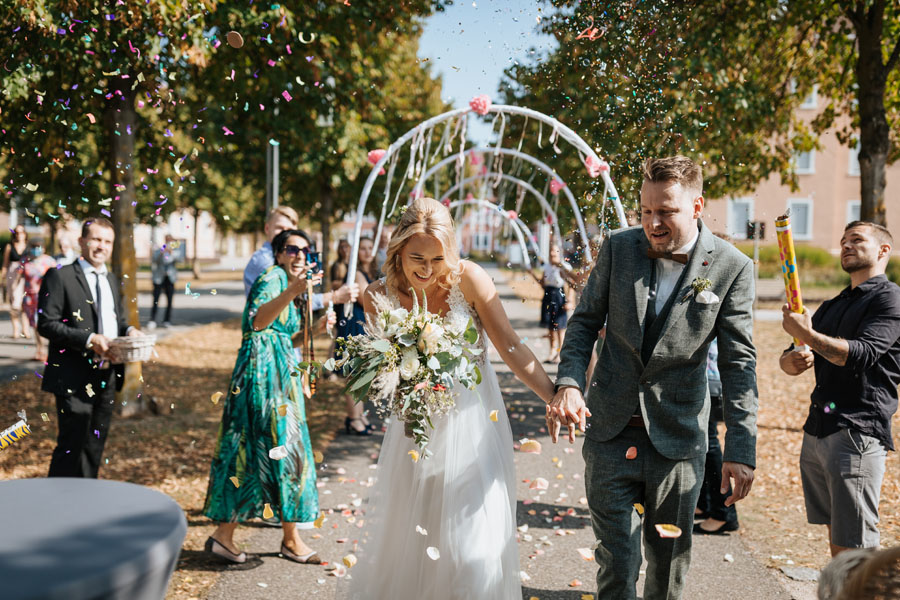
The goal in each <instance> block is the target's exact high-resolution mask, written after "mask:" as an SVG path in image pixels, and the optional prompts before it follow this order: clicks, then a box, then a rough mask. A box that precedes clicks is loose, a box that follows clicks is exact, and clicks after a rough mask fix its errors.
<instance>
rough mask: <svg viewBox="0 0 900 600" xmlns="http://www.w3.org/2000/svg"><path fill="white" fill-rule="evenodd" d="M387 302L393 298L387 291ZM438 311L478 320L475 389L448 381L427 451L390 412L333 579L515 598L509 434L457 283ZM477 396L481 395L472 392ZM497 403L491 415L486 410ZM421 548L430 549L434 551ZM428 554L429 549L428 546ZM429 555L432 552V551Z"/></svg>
mask: <svg viewBox="0 0 900 600" xmlns="http://www.w3.org/2000/svg"><path fill="white" fill-rule="evenodd" d="M391 301H392V303H393V304H394V305H395V306H399V303H398V302H397V300H396V299H395V298H391ZM448 305H449V307H450V312H449V313H448V314H447V316H446V318H447V319H448V320H453V321H455V322H456V323H457V324H458V325H461V326H464V325H465V324H466V323H467V322H468V320H469V318H470V317H471V318H472V319H473V320H474V322H475V324H476V326H477V327H478V330H479V333H480V334H481V335H480V336H479V341H478V342H477V346H478V347H480V348H482V349H483V350H485V352H483V353H482V354H481V362H480V364H479V368H480V369H481V373H482V382H481V384H479V385H478V394H475V393H474V391H470V390H467V389H466V388H464V387H462V386H459V385H457V386H456V387H455V392H456V393H457V397H456V406H455V407H454V408H453V409H452V410H451V411H450V412H449V413H448V414H446V415H442V416H441V417H440V418H438V419H436V420H435V421H434V430H433V431H432V432H431V436H430V441H429V443H428V446H427V448H428V449H429V450H430V451H431V452H432V453H433V454H432V455H431V456H429V457H428V458H420V459H419V461H418V462H413V460H412V457H411V456H410V454H409V452H410V450H415V449H417V447H416V445H415V443H414V442H413V440H412V439H410V438H408V437H406V436H405V435H404V432H403V423H401V422H399V421H397V420H396V419H392V420H391V423H390V425H389V426H388V429H387V433H386V434H385V438H384V443H383V445H382V448H381V454H380V456H379V457H378V469H377V471H376V475H377V479H376V482H375V484H374V486H373V487H372V488H371V490H372V491H371V495H370V498H369V503H368V508H367V509H366V519H367V525H366V534H365V535H364V537H363V538H362V539H361V540H360V544H359V551H358V553H357V557H358V563H357V564H356V566H354V567H353V568H351V569H349V570H348V575H347V577H348V579H347V580H345V581H342V582H341V584H340V586H339V588H338V597H339V598H348V599H350V600H358V599H359V600H361V599H363V598H366V599H372V600H419V599H421V598H428V599H429V600H451V599H453V600H456V599H459V600H462V599H465V600H471V599H473V598H490V599H491V600H507V599H508V600H513V599H515V600H519V599H520V598H521V597H522V591H521V587H520V583H519V549H518V547H517V543H516V521H515V514H516V513H515V510H516V491H515V467H514V465H513V438H512V430H511V429H510V425H509V419H508V418H507V415H506V409H505V407H504V405H503V399H502V397H501V395H500V386H499V384H498V383H497V375H496V373H495V372H494V369H493V367H492V366H491V364H490V361H488V360H487V358H486V354H487V352H486V348H485V341H484V332H483V329H482V327H481V323H480V321H479V319H478V315H477V314H476V313H475V311H474V309H472V308H471V307H470V306H469V304H468V302H466V299H465V298H464V297H463V294H462V292H461V291H460V290H459V288H458V287H457V286H454V287H453V289H452V290H451V291H450V296H449V298H448ZM479 396H480V398H479ZM492 411H497V421H496V422H494V421H492V420H491V418H490V416H491V412H492ZM430 548H435V549H437V553H435V552H434V550H430ZM430 555H431V556H430ZM432 556H436V557H437V558H434V559H433V558H432Z"/></svg>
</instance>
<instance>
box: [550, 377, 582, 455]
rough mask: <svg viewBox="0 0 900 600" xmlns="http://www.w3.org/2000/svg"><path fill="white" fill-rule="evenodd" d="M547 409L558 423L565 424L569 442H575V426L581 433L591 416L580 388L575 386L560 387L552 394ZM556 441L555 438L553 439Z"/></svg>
mask: <svg viewBox="0 0 900 600" xmlns="http://www.w3.org/2000/svg"><path fill="white" fill-rule="evenodd" d="M547 410H548V412H549V413H550V414H552V415H553V418H554V419H556V420H558V422H559V424H560V425H566V426H567V427H568V429H569V443H570V444H572V443H575V426H576V425H578V428H579V429H580V430H581V432H582V433H584V432H585V430H586V429H587V420H588V418H589V417H590V416H591V411H590V410H588V408H587V406H586V405H585V403H584V397H583V396H582V395H581V390H579V389H578V388H576V387H562V388H560V389H559V391H557V392H556V395H555V396H553V400H552V401H551V402H550V404H548V405H547ZM553 441H554V442H555V441H556V440H555V439H554V440H553Z"/></svg>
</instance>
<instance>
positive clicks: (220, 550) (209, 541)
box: [204, 536, 247, 565]
mask: <svg viewBox="0 0 900 600" xmlns="http://www.w3.org/2000/svg"><path fill="white" fill-rule="evenodd" d="M204 550H206V552H208V553H209V554H213V555H215V556H218V557H219V558H221V559H223V560H225V561H227V562H230V563H235V564H238V565H240V564H244V563H245V562H247V553H246V552H241V553H240V554H235V553H234V552H232V551H231V550H229V549H228V548H226V547H225V546H223V545H222V544H221V543H220V542H219V540H217V539H216V538H214V537H212V536H210V537H208V538H206V546H205V547H204Z"/></svg>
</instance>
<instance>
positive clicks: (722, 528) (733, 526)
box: [694, 522, 740, 535]
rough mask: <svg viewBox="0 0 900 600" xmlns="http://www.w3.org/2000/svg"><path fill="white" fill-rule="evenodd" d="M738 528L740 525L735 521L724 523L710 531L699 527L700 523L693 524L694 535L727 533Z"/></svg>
mask: <svg viewBox="0 0 900 600" xmlns="http://www.w3.org/2000/svg"><path fill="white" fill-rule="evenodd" d="M738 529H740V525H738V524H737V523H727V522H726V523H724V524H723V525H721V526H720V527H719V528H718V529H714V530H712V531H708V530H706V529H703V528H702V527H700V523H695V524H694V535H728V532H730V531H737V530H738Z"/></svg>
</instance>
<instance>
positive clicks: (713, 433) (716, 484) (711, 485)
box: [697, 397, 738, 524]
mask: <svg viewBox="0 0 900 600" xmlns="http://www.w3.org/2000/svg"><path fill="white" fill-rule="evenodd" d="M711 404H712V406H711V409H710V411H709V450H707V452H706V468H705V470H704V474H703V485H702V486H701V487H700V499H699V500H698V501H697V508H698V509H700V510H701V511H703V512H704V513H706V514H707V515H708V516H709V517H710V518H712V519H716V520H718V521H726V522H728V523H734V524H737V522H738V516H737V509H736V508H735V506H734V504H732V505H731V506H725V499H726V498H728V496H730V495H731V482H728V490H727V491H726V493H724V494H722V493H721V492H720V491H719V490H721V485H722V447H721V445H720V444H719V436H718V429H717V424H718V417H719V415H720V413H721V411H722V399H721V398H715V397H714V398H712V399H711Z"/></svg>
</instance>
